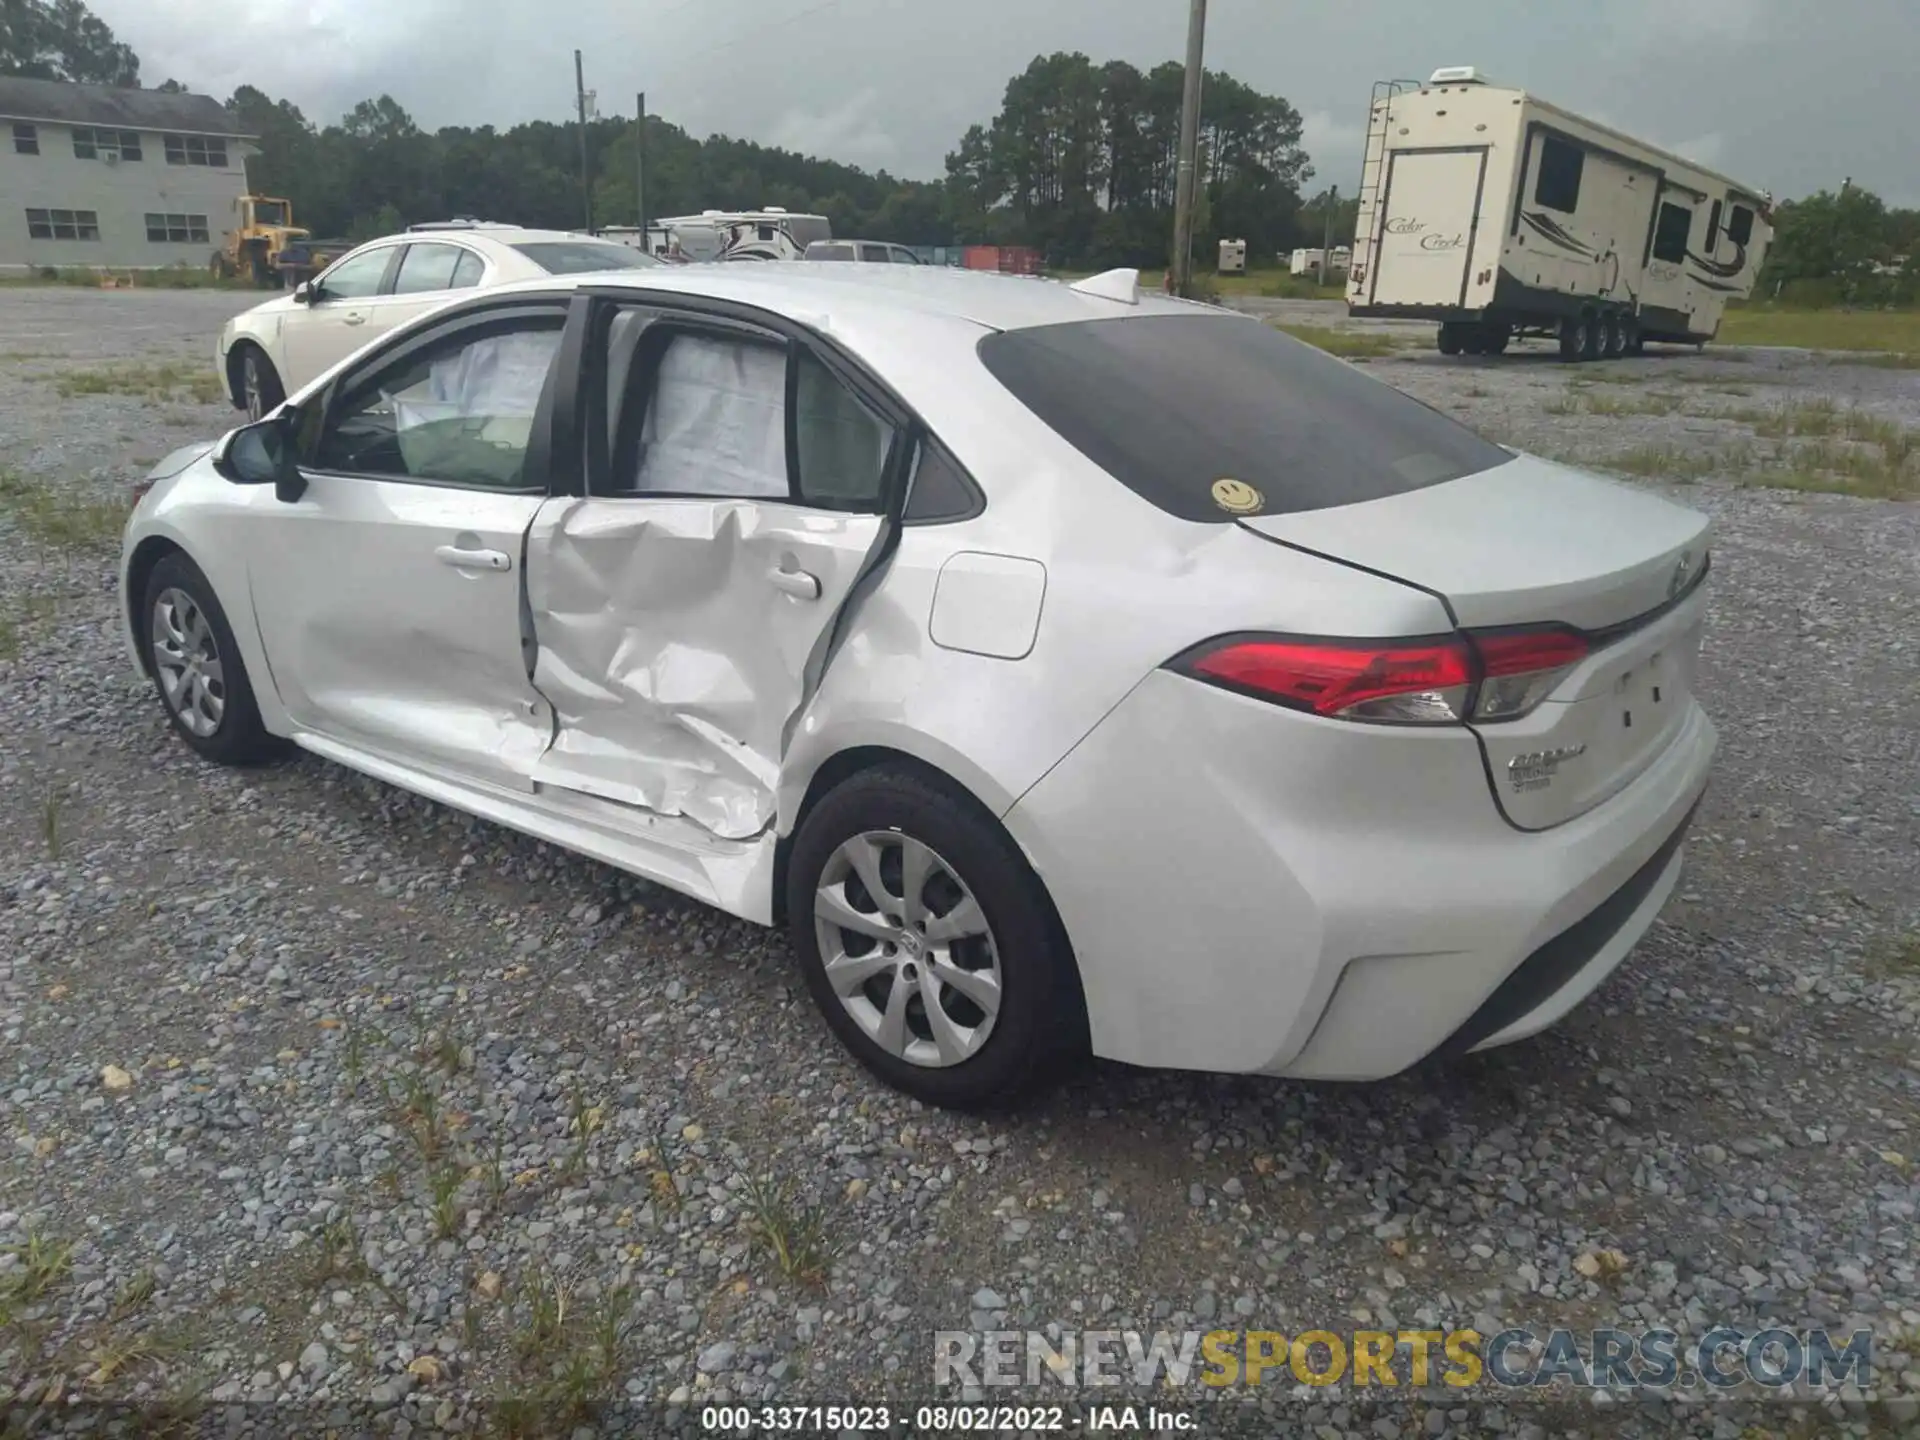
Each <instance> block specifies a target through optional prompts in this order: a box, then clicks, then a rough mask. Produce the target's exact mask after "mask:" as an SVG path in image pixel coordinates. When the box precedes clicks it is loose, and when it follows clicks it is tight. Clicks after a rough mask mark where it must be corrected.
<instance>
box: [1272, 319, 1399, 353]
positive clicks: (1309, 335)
mask: <svg viewBox="0 0 1920 1440" xmlns="http://www.w3.org/2000/svg"><path fill="white" fill-rule="evenodd" d="M1274 329H1276V330H1281V331H1284V332H1285V333H1286V334H1288V335H1291V336H1292V337H1293V338H1294V339H1296V340H1302V341H1305V342H1306V343H1307V344H1309V345H1311V346H1313V347H1314V348H1315V349H1316V350H1324V351H1326V352H1327V354H1329V355H1338V356H1339V357H1340V358H1341V359H1342V360H1377V359H1379V358H1380V357H1381V356H1383V355H1392V354H1395V353H1397V352H1398V351H1399V349H1400V345H1399V342H1398V341H1396V340H1395V339H1394V338H1393V337H1392V336H1390V335H1382V334H1379V333H1376V332H1372V331H1366V330H1334V329H1331V328H1330V327H1328V326H1325V325H1275V326H1274Z"/></svg>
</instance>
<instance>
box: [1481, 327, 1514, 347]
mask: <svg viewBox="0 0 1920 1440" xmlns="http://www.w3.org/2000/svg"><path fill="white" fill-rule="evenodd" d="M1481 329H1482V332H1483V334H1484V337H1485V339H1484V343H1483V345H1482V348H1483V349H1484V350H1485V352H1486V353H1487V354H1489V355H1504V354H1506V353H1507V343H1508V342H1509V341H1510V340H1512V339H1513V331H1512V330H1511V329H1510V328H1509V327H1508V326H1506V325H1505V324H1502V323H1499V322H1489V323H1487V324H1486V325H1484V326H1482V327H1481Z"/></svg>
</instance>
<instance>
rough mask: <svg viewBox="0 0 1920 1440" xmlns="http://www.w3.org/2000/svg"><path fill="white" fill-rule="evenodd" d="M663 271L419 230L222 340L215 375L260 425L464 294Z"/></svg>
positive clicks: (479, 227)
mask: <svg viewBox="0 0 1920 1440" xmlns="http://www.w3.org/2000/svg"><path fill="white" fill-rule="evenodd" d="M660 263H661V262H660V261H658V260H656V259H654V258H653V257H652V256H651V255H648V254H646V253H645V252H643V251H640V250H636V249H633V248H632V247H631V246H627V245H621V244H617V243H616V242H614V241H612V240H598V239H595V238H594V237H593V236H591V235H577V234H571V233H568V232H566V231H560V230H524V229H521V228H520V227H519V226H515V225H493V224H487V223H485V222H483V221H448V222H446V223H444V224H439V225H416V226H415V227H413V229H411V230H408V231H406V232H404V233H403V234H399V235H387V236H383V237H382V238H380V239H378V240H370V241H368V242H367V243H366V244H365V245H362V246H360V247H359V248H358V249H357V250H351V251H349V252H348V253H347V254H345V255H342V256H341V257H340V258H339V259H338V260H336V261H334V263H333V264H332V265H330V266H328V267H327V268H326V269H325V270H323V271H322V272H321V273H320V274H318V275H316V276H314V278H313V279H312V280H310V281H307V282H306V283H305V284H302V285H297V286H295V287H294V288H293V289H292V290H291V291H289V292H288V293H287V294H285V295H278V296H275V297H274V298H273V299H271V300H263V301H262V302H261V303H260V304H258V305H255V306H254V307H253V308H252V309H251V310H245V311H242V312H241V313H240V314H238V315H236V316H234V317H233V319H231V320H229V321H228V322H227V323H226V325H225V326H223V327H222V329H221V331H220V341H219V344H218V345H217V346H216V347H215V349H214V357H213V363H214V368H215V369H216V370H217V371H218V372H219V375H220V381H221V383H222V384H223V385H225V386H226V388H227V395H228V398H230V399H231V400H232V401H233V405H234V408H235V409H237V410H244V411H246V412H247V418H248V419H249V420H258V419H259V418H260V417H261V416H262V415H265V414H266V413H267V411H269V410H271V409H273V408H274V407H275V406H276V405H278V404H279V403H280V402H281V401H282V400H284V399H286V398H287V396H288V395H289V394H290V393H291V392H293V391H295V390H298V389H299V388H300V387H301V386H303V385H305V384H306V383H307V382H308V381H309V380H311V379H313V377H314V376H316V375H318V374H319V373H320V372H321V371H323V370H329V369H331V368H333V366H334V365H336V364H337V363H338V362H340V361H342V360H344V359H346V358H347V356H349V355H351V354H352V353H353V352H354V351H356V350H358V349H360V347H361V346H363V345H367V344H369V343H371V342H372V341H373V340H375V339H377V338H378V337H379V336H381V335H383V334H385V333H386V332H387V331H389V330H393V329H397V328H398V327H400V326H401V325H404V324H406V323H407V322H408V321H409V320H413V319H416V318H418V317H419V316H421V315H424V314H425V313H426V312H427V311H429V310H431V309H433V308H434V307H435V306H437V305H442V304H445V303H446V302H447V301H448V300H451V299H453V298H454V297H455V296H456V295H457V294H458V293H459V292H461V291H464V290H479V289H485V288H486V287H488V286H490V285H504V284H507V283H508V282H510V281H514V280H534V279H538V278H540V277H541V276H545V275H568V274H579V273H581V272H583V271H588V270H613V269H616V268H618V269H632V270H640V269H647V268H649V267H654V266H658V265H659V264H660Z"/></svg>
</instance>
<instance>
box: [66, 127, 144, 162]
mask: <svg viewBox="0 0 1920 1440" xmlns="http://www.w3.org/2000/svg"><path fill="white" fill-rule="evenodd" d="M73 157H74V159H76V160H107V159H120V160H138V159H140V158H141V156H140V136H139V135H138V134H137V133H135V132H134V131H132V130H88V129H85V128H83V127H81V126H78V125H76V126H75V127H74V130H73Z"/></svg>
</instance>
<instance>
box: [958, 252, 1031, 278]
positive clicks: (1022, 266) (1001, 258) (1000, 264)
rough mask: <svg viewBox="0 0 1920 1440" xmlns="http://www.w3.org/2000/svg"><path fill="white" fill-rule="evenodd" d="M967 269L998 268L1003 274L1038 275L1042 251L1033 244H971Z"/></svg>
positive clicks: (967, 253)
mask: <svg viewBox="0 0 1920 1440" xmlns="http://www.w3.org/2000/svg"><path fill="white" fill-rule="evenodd" d="M966 256H967V262H966V263H967V269H969V270H998V271H999V272H1000V273H1001V274H1002V275H1038V274H1039V273H1040V252H1039V251H1038V250H1036V249H1034V248H1033V247H1032V246H1031V245H969V246H967V249H966Z"/></svg>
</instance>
